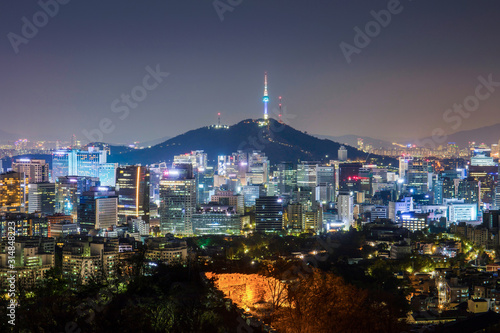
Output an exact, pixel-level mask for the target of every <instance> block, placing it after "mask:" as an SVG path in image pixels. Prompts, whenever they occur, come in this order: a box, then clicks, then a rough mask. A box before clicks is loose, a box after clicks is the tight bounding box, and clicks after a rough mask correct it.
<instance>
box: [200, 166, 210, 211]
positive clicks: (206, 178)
mask: <svg viewBox="0 0 500 333" xmlns="http://www.w3.org/2000/svg"><path fill="white" fill-rule="evenodd" d="M196 183H197V184H198V185H197V186H198V187H197V193H196V201H197V203H198V204H206V203H208V202H209V201H210V196H211V195H213V194H214V168H213V167H208V166H207V167H206V168H204V170H202V171H198V173H196Z"/></svg>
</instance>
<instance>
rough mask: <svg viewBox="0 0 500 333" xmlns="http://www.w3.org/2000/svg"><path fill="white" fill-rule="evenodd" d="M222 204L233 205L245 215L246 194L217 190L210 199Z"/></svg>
mask: <svg viewBox="0 0 500 333" xmlns="http://www.w3.org/2000/svg"><path fill="white" fill-rule="evenodd" d="M210 201H211V202H215V203H217V204H219V205H222V206H230V207H233V209H234V210H235V212H236V213H238V214H241V215H243V214H244V213H245V201H244V196H243V195H240V194H236V195H235V194H234V192H232V191H216V192H215V194H214V195H212V198H211V200H210Z"/></svg>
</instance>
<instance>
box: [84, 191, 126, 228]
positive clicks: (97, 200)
mask: <svg viewBox="0 0 500 333" xmlns="http://www.w3.org/2000/svg"><path fill="white" fill-rule="evenodd" d="M117 221H118V197H117V196H116V193H115V191H111V190H110V189H109V188H107V187H95V188H92V189H91V190H90V191H87V192H83V193H82V195H81V196H80V203H79V204H78V225H79V227H80V232H81V233H87V232H89V231H90V230H91V229H106V228H109V227H112V226H116V225H117Z"/></svg>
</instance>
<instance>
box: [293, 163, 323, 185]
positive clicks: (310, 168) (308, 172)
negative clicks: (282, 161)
mask: <svg viewBox="0 0 500 333" xmlns="http://www.w3.org/2000/svg"><path fill="white" fill-rule="evenodd" d="M317 167H318V162H306V161H303V162H301V163H300V164H298V165H297V187H299V188H302V189H309V190H311V189H314V188H315V187H316V185H317V176H316V168H317Z"/></svg>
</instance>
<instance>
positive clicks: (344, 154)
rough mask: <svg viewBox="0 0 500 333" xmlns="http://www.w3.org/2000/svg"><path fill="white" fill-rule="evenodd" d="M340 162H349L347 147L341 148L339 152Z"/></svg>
mask: <svg viewBox="0 0 500 333" xmlns="http://www.w3.org/2000/svg"><path fill="white" fill-rule="evenodd" d="M337 158H338V160H339V161H342V162H344V161H347V149H346V147H344V146H340V148H339V150H338V157H337Z"/></svg>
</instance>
